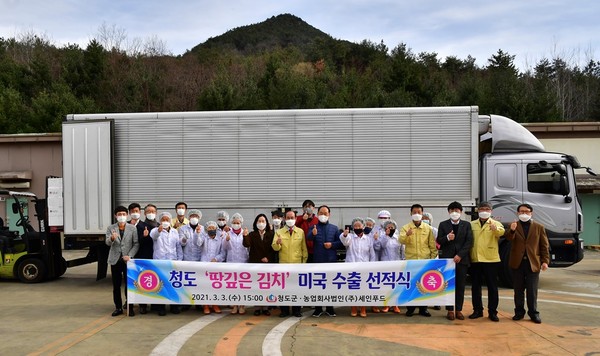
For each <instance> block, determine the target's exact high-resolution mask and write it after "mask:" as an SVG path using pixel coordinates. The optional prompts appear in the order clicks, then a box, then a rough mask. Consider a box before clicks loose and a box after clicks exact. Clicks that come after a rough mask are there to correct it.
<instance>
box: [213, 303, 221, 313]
mask: <svg viewBox="0 0 600 356" xmlns="http://www.w3.org/2000/svg"><path fill="white" fill-rule="evenodd" d="M213 310H214V311H215V313H217V314H221V308H219V306H218V305H213Z"/></svg>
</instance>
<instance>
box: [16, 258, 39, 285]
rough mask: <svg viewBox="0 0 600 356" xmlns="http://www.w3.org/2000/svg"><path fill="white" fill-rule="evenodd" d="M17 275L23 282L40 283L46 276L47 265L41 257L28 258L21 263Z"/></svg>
mask: <svg viewBox="0 0 600 356" xmlns="http://www.w3.org/2000/svg"><path fill="white" fill-rule="evenodd" d="M17 276H18V277H19V280H20V281H21V282H23V283H39V282H41V281H43V280H44V278H46V265H45V264H44V262H43V261H42V260H40V259H39V258H27V259H25V260H23V261H22V262H21V263H19V267H18V269H17Z"/></svg>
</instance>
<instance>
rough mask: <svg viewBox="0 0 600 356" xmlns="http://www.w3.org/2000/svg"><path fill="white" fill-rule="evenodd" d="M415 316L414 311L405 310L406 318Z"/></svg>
mask: <svg viewBox="0 0 600 356" xmlns="http://www.w3.org/2000/svg"><path fill="white" fill-rule="evenodd" d="M413 315H415V311H414V310H407V311H406V316H413Z"/></svg>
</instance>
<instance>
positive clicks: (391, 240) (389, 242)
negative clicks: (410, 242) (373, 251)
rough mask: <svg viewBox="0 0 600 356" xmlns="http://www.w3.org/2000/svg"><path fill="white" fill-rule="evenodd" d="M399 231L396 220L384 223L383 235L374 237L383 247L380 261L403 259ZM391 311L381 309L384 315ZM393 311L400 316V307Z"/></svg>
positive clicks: (385, 308)
mask: <svg viewBox="0 0 600 356" xmlns="http://www.w3.org/2000/svg"><path fill="white" fill-rule="evenodd" d="M397 230H398V225H397V224H396V222H395V221H394V220H386V221H385V222H384V223H383V235H381V236H374V238H376V239H377V241H379V243H380V246H381V257H380V259H379V260H380V261H400V260H401V259H402V258H401V256H400V251H401V245H400V241H398V234H396V231H397ZM389 310H390V307H389V306H385V307H383V308H381V311H382V312H383V313H387V312H388V311H389ZM392 310H393V312H394V313H396V314H400V308H398V306H394V307H393V308H392Z"/></svg>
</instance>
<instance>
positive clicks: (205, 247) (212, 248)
mask: <svg viewBox="0 0 600 356" xmlns="http://www.w3.org/2000/svg"><path fill="white" fill-rule="evenodd" d="M228 217H229V216H228ZM225 234H226V232H224V231H223V230H220V229H219V228H218V224H217V222H215V221H208V222H207V223H206V224H204V231H202V233H201V236H202V241H203V242H202V246H201V247H202V248H201V251H200V261H202V262H223V261H225V251H224V250H223V239H224V238H225ZM210 308H212V309H213V310H214V312H215V313H217V314H221V308H220V307H219V306H218V305H205V306H204V314H210Z"/></svg>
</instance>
